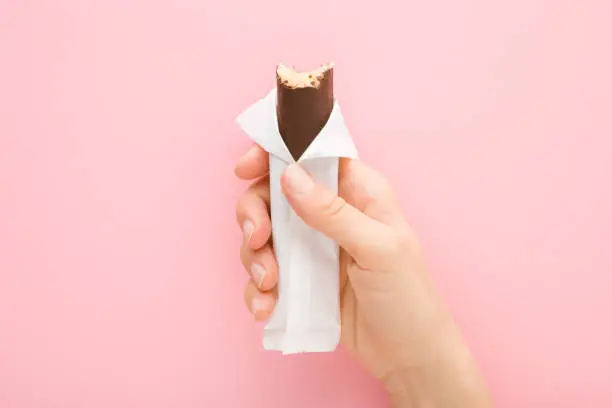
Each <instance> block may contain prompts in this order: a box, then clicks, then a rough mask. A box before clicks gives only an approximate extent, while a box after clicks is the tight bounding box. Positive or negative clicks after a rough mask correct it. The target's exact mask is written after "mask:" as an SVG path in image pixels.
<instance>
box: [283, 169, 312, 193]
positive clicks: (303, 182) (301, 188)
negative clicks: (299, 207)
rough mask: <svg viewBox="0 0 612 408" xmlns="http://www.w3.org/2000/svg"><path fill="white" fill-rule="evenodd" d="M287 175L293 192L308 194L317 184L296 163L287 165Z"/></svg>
mask: <svg viewBox="0 0 612 408" xmlns="http://www.w3.org/2000/svg"><path fill="white" fill-rule="evenodd" d="M285 176H286V177H287V182H288V184H289V188H290V189H291V192H292V193H295V194H307V193H309V192H310V191H311V190H312V189H313V188H314V186H315V183H314V180H313V179H312V177H310V175H309V174H308V173H306V171H304V169H302V167H300V166H299V165H298V164H296V163H294V164H292V165H290V166H289V167H287V170H286V173H285Z"/></svg>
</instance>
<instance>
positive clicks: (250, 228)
mask: <svg viewBox="0 0 612 408" xmlns="http://www.w3.org/2000/svg"><path fill="white" fill-rule="evenodd" d="M254 231H255V224H253V222H252V221H249V220H247V221H245V222H244V224H242V235H243V236H244V242H245V243H247V244H248V243H249V241H250V240H251V236H252V235H253V232H254Z"/></svg>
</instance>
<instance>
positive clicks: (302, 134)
mask: <svg viewBox="0 0 612 408" xmlns="http://www.w3.org/2000/svg"><path fill="white" fill-rule="evenodd" d="M333 79H334V72H333V68H330V69H329V70H327V71H325V73H324V74H323V77H322V78H321V79H320V80H319V86H318V87H316V88H315V87H306V88H292V87H289V86H287V85H284V84H283V83H282V81H281V78H280V77H279V76H278V74H277V76H276V85H277V87H276V89H277V91H276V92H277V105H276V116H277V119H278V129H279V131H280V134H281V136H282V138H283V140H284V142H285V145H286V146H287V148H288V149H289V152H290V153H291V155H292V156H293V158H294V159H295V160H296V161H297V160H298V159H299V158H300V156H302V154H303V153H304V152H305V151H306V149H307V148H308V146H310V143H312V141H313V140H314V139H315V138H316V137H317V135H318V134H319V132H320V131H321V129H323V127H324V126H325V124H326V123H327V120H328V119H329V116H330V115H331V112H332V109H333V107H334V81H333Z"/></svg>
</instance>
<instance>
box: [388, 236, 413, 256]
mask: <svg viewBox="0 0 612 408" xmlns="http://www.w3.org/2000/svg"><path fill="white" fill-rule="evenodd" d="M416 250H417V248H416V242H415V240H414V237H413V236H412V234H411V233H410V231H406V230H404V229H402V230H399V231H393V233H392V237H391V243H390V245H389V251H390V252H391V253H390V255H393V256H403V255H410V254H412V253H414V252H415V251H416Z"/></svg>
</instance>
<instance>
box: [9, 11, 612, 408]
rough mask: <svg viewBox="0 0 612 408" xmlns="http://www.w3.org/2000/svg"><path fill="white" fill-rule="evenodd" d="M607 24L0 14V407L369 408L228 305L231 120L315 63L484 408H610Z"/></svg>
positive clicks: (331, 358) (517, 14) (346, 380)
mask: <svg viewBox="0 0 612 408" xmlns="http://www.w3.org/2000/svg"><path fill="white" fill-rule="evenodd" d="M287 3H289V4H287ZM610 4H611V3H610V2H609V1H607V0H601V1H595V0H592V1H585V0H568V1H558V0H520V1H505V2H500V1H489V0H463V1H452V0H432V1H426V2H424V1H421V2H416V1H400V0H397V1H389V0H378V1H376V2H374V3H372V2H365V3H363V4H362V5H359V2H356V1H350V0H336V1H329V0H327V1H323V0H313V1H308V2H286V1H272V0H265V1H246V0H245V1H237V0H233V1H230V0H225V1H222V0H218V1H216V2H213V1H209V0H173V1H170V0H131V1H125V0H106V1H97V2H94V1H84V0H47V1H43V0H39V1H33V0H19V1H18V0H14V1H11V0H0V407H2V408H5V407H6V408H73V407H74V408H98V407H99V408H102V407H104V408H106V407H114V408H123V407H125V408H128V407H130V408H133V407H149V408H157V407H159V408H161V407H182V408H188V407H243V406H245V407H246V406H248V407H251V408H259V407H261V408H264V407H266V408H270V407H288V406H292V407H296V408H299V407H309V408H310V407H313V406H317V407H334V408H337V407H375V406H380V405H381V404H383V403H384V401H385V397H384V394H383V392H382V391H381V389H380V387H379V386H378V384H376V383H375V382H373V381H372V380H371V379H370V378H369V377H368V376H367V374H365V373H364V372H363V371H362V369H361V368H360V367H359V366H358V365H357V364H356V363H355V362H354V361H352V360H351V359H350V358H349V357H348V356H347V355H346V354H345V353H344V352H342V351H341V352H338V353H334V354H326V355H308V356H298V357H288V358H283V357H280V356H278V355H276V354H271V353H265V352H263V351H262V350H261V346H260V336H261V327H260V326H258V325H255V324H254V323H252V319H251V318H250V316H249V314H248V313H247V312H246V310H245V308H244V306H243V303H242V288H243V284H244V283H245V282H246V274H245V272H244V271H243V270H242V268H241V265H240V263H239V259H238V247H239V242H240V239H241V238H240V233H239V231H238V228H237V227H236V225H235V222H234V204H235V202H236V200H237V198H238V197H239V195H240V193H241V191H242V190H243V189H244V188H245V186H244V185H243V184H241V183H239V182H238V181H236V180H234V178H233V173H232V168H233V164H234V162H235V160H236V159H237V158H238V157H239V155H240V154H241V153H242V152H243V151H244V150H246V148H247V146H248V140H247V138H246V137H245V136H244V135H242V134H241V133H240V131H239V130H238V129H237V128H236V126H235V124H234V122H233V120H234V117H235V116H236V115H237V114H238V113H239V112H240V111H241V110H242V109H243V108H245V107H246V106H247V105H249V104H250V103H252V102H253V101H254V100H255V99H256V98H258V97H260V96H262V95H263V94H264V93H265V92H267V91H268V90H269V89H270V87H271V86H272V85H273V70H274V65H275V64H276V63H277V62H278V61H279V60H283V61H286V62H288V63H290V64H297V65H298V66H300V67H305V68H310V67H312V66H313V65H316V64H318V63H319V62H323V61H325V60H327V59H332V60H334V61H335V62H336V64H337V72H336V75H337V77H336V78H337V80H336V82H337V95H338V96H339V99H340V100H341V102H342V104H343V110H344V112H345V114H346V117H347V120H348V124H349V126H350V128H351V129H352V131H353V133H354V137H355V140H356V142H357V144H358V147H359V149H360V151H361V153H362V156H363V158H364V159H365V160H367V161H368V162H369V163H371V164H372V165H373V166H374V167H377V168H379V169H380V170H382V171H383V172H385V173H386V174H387V175H388V176H389V177H390V178H391V179H392V180H393V182H394V183H395V185H396V187H397V190H398V192H399V194H400V196H401V198H402V200H403V203H404V207H405V211H406V214H407V216H408V217H409V219H410V220H411V222H412V223H413V225H414V227H415V228H416V230H417V231H418V232H419V233H420V236H421V238H422V241H423V243H424V247H425V249H426V251H427V254H428V258H429V261H430V265H431V270H432V274H433V275H434V278H435V279H436V281H437V282H438V284H439V287H440V290H441V291H442V292H443V293H444V295H445V296H446V299H447V300H448V303H449V305H450V306H451V308H452V309H453V311H454V312H455V315H456V317H457V320H458V321H459V323H460V324H461V326H462V328H463V329H464V332H465V334H466V337H467V338H468V341H469V343H470V344H471V346H472V347H473V348H474V350H475V353H476V355H477V357H478V359H479V361H480V362H481V365H482V367H483V369H484V371H485V373H486V376H487V379H488V381H489V383H490V386H491V389H492V392H493V395H494V397H495V400H496V401H497V403H498V407H507V408H511V407H522V408H541V407H557V408H569V407H572V408H573V407H590V408H600V407H601V408H603V407H610V406H612V375H611V374H610V367H612V317H610V313H611V312H612V249H611V248H610V246H611V245H612V158H611V157H612V124H611V123H612V112H611V111H612V108H611V107H612V101H611V95H612V81H611V80H610V75H611V74H610V73H611V72H612V58H611V57H610V52H611V49H612V29H611V28H610V15H612V7H611V5H610ZM319 15H320V17H319V18H318V17H317V16H319Z"/></svg>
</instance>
